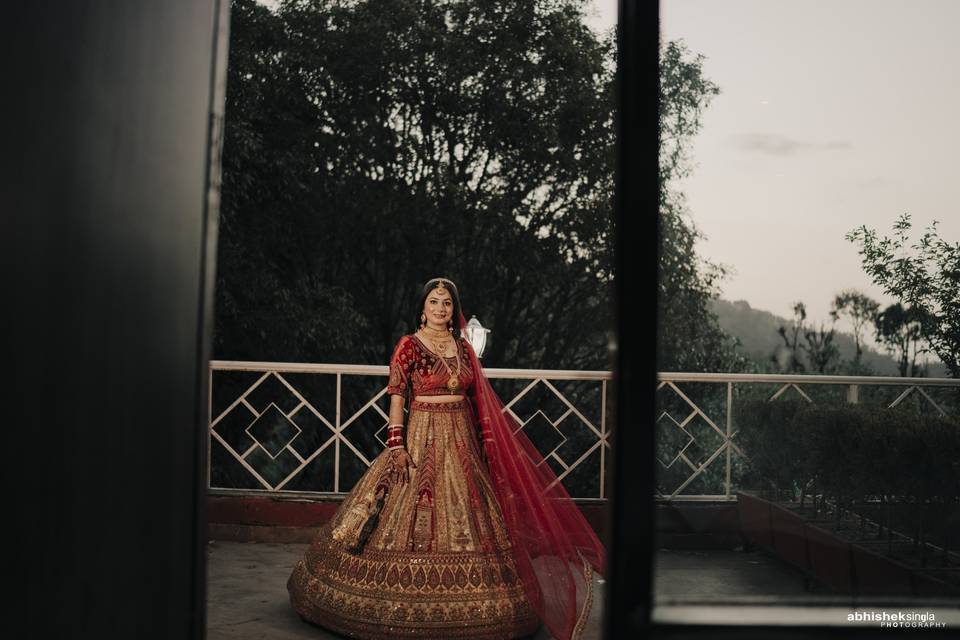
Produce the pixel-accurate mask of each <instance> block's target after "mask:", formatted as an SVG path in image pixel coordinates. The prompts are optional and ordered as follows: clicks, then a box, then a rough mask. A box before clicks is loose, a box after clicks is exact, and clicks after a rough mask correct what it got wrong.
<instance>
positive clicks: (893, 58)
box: [607, 0, 960, 319]
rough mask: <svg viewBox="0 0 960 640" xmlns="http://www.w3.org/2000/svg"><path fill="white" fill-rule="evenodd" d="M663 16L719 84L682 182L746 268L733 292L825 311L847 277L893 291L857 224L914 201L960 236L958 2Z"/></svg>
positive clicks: (842, 2)
mask: <svg viewBox="0 0 960 640" xmlns="http://www.w3.org/2000/svg"><path fill="white" fill-rule="evenodd" d="M607 4H608V5H609V4H611V3H609V2H608V3H607ZM661 23H662V25H661V26H662V32H663V37H664V39H666V40H673V39H677V38H682V39H683V40H684V41H686V43H687V45H688V46H689V48H690V49H691V50H693V51H696V52H699V53H702V54H703V55H705V56H706V58H707V59H706V61H705V63H704V70H705V72H706V75H707V76H708V77H709V78H710V79H711V80H713V81H714V82H715V83H717V84H718V85H719V86H720V89H721V91H722V93H721V95H719V96H717V97H716V98H715V100H714V102H713V103H712V105H711V106H710V108H709V109H708V110H707V112H706V113H705V116H704V119H703V130H702V132H701V133H700V135H699V137H698V138H697V140H696V143H695V145H694V149H693V153H694V159H695V161H696V163H697V167H696V170H695V172H694V174H693V176H692V177H690V178H689V179H687V181H686V182H685V183H684V185H683V190H684V191H685V192H686V194H687V196H688V199H689V204H690V209H691V213H692V216H693V218H694V220H695V221H696V223H697V225H698V226H699V227H700V228H701V229H702V230H703V232H704V233H705V234H706V235H707V240H706V241H705V242H704V243H703V244H702V245H701V248H700V251H701V252H702V254H703V255H705V256H706V257H708V258H710V259H712V260H715V261H718V262H721V263H725V264H728V265H730V266H731V267H733V268H734V269H735V271H736V273H735V275H733V276H732V277H731V278H730V279H729V280H728V281H727V282H725V283H724V285H723V289H724V296H723V297H725V298H727V299H731V300H736V299H746V300H748V301H749V302H750V304H751V305H752V306H754V307H758V308H762V309H767V310H769V311H773V312H775V313H779V314H782V315H789V314H790V310H791V306H792V304H791V303H792V302H793V301H794V300H803V301H804V302H805V303H806V304H807V308H808V309H809V311H810V312H811V316H812V317H813V318H816V319H826V317H827V312H828V311H829V303H830V299H831V298H832V296H833V295H834V294H835V293H836V292H837V291H838V290H840V289H841V288H845V287H856V288H859V289H861V290H864V291H866V292H868V293H870V294H872V295H874V296H875V297H877V298H879V299H881V300H882V301H884V302H890V300H888V299H886V298H883V297H882V296H881V293H880V291H879V290H878V289H877V288H876V287H874V286H873V285H872V284H871V283H870V281H869V279H868V278H867V277H866V276H865V275H864V274H863V271H862V269H861V264H860V259H859V256H858V255H857V251H856V247H855V245H853V244H852V243H849V242H847V241H846V240H845V239H844V235H845V234H846V232H848V231H850V230H851V229H853V228H855V227H857V226H859V225H861V224H866V225H867V226H869V227H874V228H877V229H879V230H882V231H884V232H889V230H890V228H891V226H892V224H893V222H894V220H895V219H896V218H897V216H898V215H899V214H901V213H904V212H909V213H911V214H912V216H913V220H914V223H915V229H917V228H922V227H923V226H925V225H927V224H929V223H930V222H931V221H933V220H939V221H940V226H939V228H940V231H941V236H942V237H944V238H946V239H947V240H949V241H951V242H956V241H957V240H958V239H960V220H958V218H960V216H958V204H957V203H958V202H960V180H958V176H957V154H958V151H960V121H958V116H957V114H958V112H960V80H958V77H960V72H958V63H960V39H958V38H957V36H956V29H957V26H958V25H960V2H957V1H955V0H915V1H912V2H905V1H901V0H807V1H805V2H797V1H795V0H723V1H722V2H718V1H716V0H665V1H664V2H662V3H661Z"/></svg>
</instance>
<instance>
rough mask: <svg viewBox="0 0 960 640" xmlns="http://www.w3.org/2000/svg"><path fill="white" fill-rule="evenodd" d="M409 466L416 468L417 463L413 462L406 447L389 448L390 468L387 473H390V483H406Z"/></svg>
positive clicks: (408, 477) (408, 475) (408, 476)
mask: <svg viewBox="0 0 960 640" xmlns="http://www.w3.org/2000/svg"><path fill="white" fill-rule="evenodd" d="M410 467H413V468H414V469H416V468H417V465H415V464H414V463H413V458H411V457H410V454H409V453H408V452H407V450H406V449H402V448H399V449H391V450H390V469H389V471H388V474H389V475H390V481H391V483H394V484H406V483H407V481H408V480H409V479H410Z"/></svg>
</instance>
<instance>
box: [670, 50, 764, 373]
mask: <svg viewBox="0 0 960 640" xmlns="http://www.w3.org/2000/svg"><path fill="white" fill-rule="evenodd" d="M703 60H704V58H703V56H701V55H694V54H692V53H691V52H690V51H689V49H687V47H686V45H685V44H684V43H683V42H682V41H674V42H668V43H666V44H665V45H664V46H663V47H662V49H661V58H660V181H661V189H660V265H659V281H658V283H659V291H658V294H659V295H658V300H657V305H658V309H657V315H658V327H659V335H658V337H657V351H658V357H657V360H658V364H657V366H658V368H659V369H661V370H665V371H738V370H744V369H745V368H747V367H748V361H747V359H746V358H744V357H743V356H741V355H739V354H738V353H737V350H736V347H737V341H736V340H734V339H733V338H731V337H730V336H729V335H727V334H726V333H725V332H724V331H723V330H722V329H721V328H720V325H719V323H718V322H717V317H716V315H715V314H713V313H712V312H711V311H710V300H711V298H713V297H716V296H717V295H718V294H719V288H718V284H719V281H720V280H721V279H722V278H723V276H724V275H725V270H724V268H723V267H721V266H719V265H716V264H713V263H710V262H709V261H706V260H703V259H702V258H700V257H699V256H698V255H697V253H696V242H697V240H698V239H700V238H701V237H702V234H701V233H700V232H699V231H698V230H697V228H696V226H695V225H694V224H693V221H692V220H691V219H690V217H689V213H688V211H687V209H686V203H685V199H684V196H683V192H682V190H681V188H680V184H679V182H680V180H681V179H682V178H683V177H685V176H687V175H689V173H690V170H691V166H690V152H689V147H690V143H691V142H692V140H693V138H694V136H695V135H696V134H697V132H698V131H699V130H700V126H701V116H702V114H703V111H704V109H706V107H707V106H708V105H709V104H710V101H711V100H712V98H713V97H714V96H716V95H717V94H719V92H720V90H719V88H718V87H717V85H715V84H714V83H713V82H711V81H710V80H709V79H707V78H706V77H705V76H704V75H703Z"/></svg>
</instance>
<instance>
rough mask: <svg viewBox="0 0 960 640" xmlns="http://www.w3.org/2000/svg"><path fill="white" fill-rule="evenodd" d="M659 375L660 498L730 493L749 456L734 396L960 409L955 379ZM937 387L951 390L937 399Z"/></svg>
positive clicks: (958, 384)
mask: <svg viewBox="0 0 960 640" xmlns="http://www.w3.org/2000/svg"><path fill="white" fill-rule="evenodd" d="M657 378H658V382H657V407H658V408H657V418H656V420H655V422H654V427H655V428H656V430H657V437H656V450H657V455H656V458H657V464H658V465H659V468H658V473H657V496H656V497H657V499H659V500H663V501H670V500H735V499H736V496H735V490H736V484H737V478H736V477H735V476H738V475H739V473H738V472H739V470H740V469H742V468H743V466H744V465H745V463H746V462H748V459H747V455H746V454H745V453H744V451H743V449H741V448H740V447H739V446H738V444H737V441H736V435H737V431H736V429H735V425H734V424H733V407H734V403H735V402H736V400H737V399H739V398H745V397H750V398H766V399H767V400H768V401H770V402H774V401H776V400H777V399H779V398H784V397H787V396H789V395H793V396H796V397H799V398H801V399H803V400H805V401H807V402H811V403H814V402H848V403H854V404H859V403H865V402H867V401H869V402H872V403H873V404H875V405H876V406H877V407H879V408H882V407H886V408H892V407H895V406H897V405H900V404H902V403H904V402H906V401H909V400H911V399H913V400H915V401H917V402H919V403H922V404H923V403H925V404H926V405H927V406H929V407H932V408H933V409H934V410H936V411H937V412H939V413H940V414H942V415H958V414H960V412H958V411H957V407H956V406H955V405H956V400H957V398H958V397H960V394H958V393H957V392H958V390H960V380H953V379H946V378H891V377H868V376H818V375H764V374H727V373H660V374H658V375H657ZM771 390H772V393H771ZM891 390H892V391H891ZM937 392H945V393H947V394H952V396H949V397H947V398H943V399H941V400H940V401H939V402H938V401H937V400H936V399H935V398H934V395H935V394H936V393H937ZM893 396H895V397H893ZM891 397H893V399H892V400H891ZM951 398H952V400H951ZM948 402H952V403H953V406H949V405H948Z"/></svg>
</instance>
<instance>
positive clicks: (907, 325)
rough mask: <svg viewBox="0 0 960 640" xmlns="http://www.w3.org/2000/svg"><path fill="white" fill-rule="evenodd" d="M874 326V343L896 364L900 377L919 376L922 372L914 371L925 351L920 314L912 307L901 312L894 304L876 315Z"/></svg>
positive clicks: (901, 307)
mask: <svg viewBox="0 0 960 640" xmlns="http://www.w3.org/2000/svg"><path fill="white" fill-rule="evenodd" d="M875 323H876V335H877V340H878V341H879V342H880V343H881V344H883V345H884V346H885V347H886V348H887V351H889V352H890V355H891V356H893V358H894V359H895V360H896V361H897V366H898V367H899V369H900V375H901V376H903V377H906V376H909V377H914V376H917V375H922V369H920V368H918V367H917V358H918V357H919V356H920V355H922V354H924V353H926V351H927V349H926V348H925V347H924V335H923V327H924V324H925V323H924V318H923V314H922V312H921V311H919V310H918V309H916V308H914V307H909V308H904V307H903V305H901V304H900V303H899V302H897V303H894V304H892V305H890V306H889V307H887V308H886V309H884V310H883V311H882V312H880V313H879V314H877V317H876V320H875Z"/></svg>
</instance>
